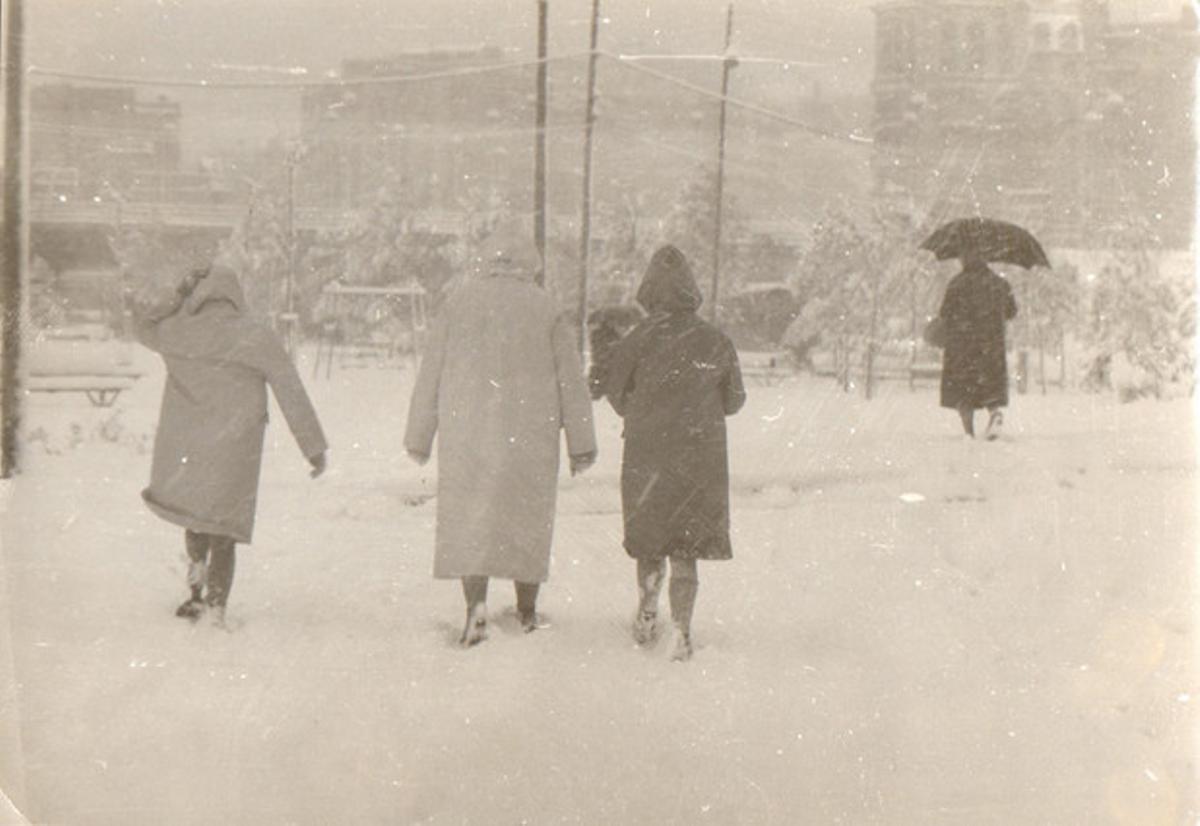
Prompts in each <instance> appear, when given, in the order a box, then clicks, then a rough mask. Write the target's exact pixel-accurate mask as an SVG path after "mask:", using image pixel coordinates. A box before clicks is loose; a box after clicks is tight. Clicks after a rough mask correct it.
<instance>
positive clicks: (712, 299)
mask: <svg viewBox="0 0 1200 826" xmlns="http://www.w3.org/2000/svg"><path fill="white" fill-rule="evenodd" d="M732 40H733V4H732V3H730V4H729V8H728V10H727V11H726V14H725V54H724V60H723V61H722V62H721V118H720V125H719V128H718V136H717V192H716V201H717V204H716V215H715V222H714V223H715V225H714V227H713V252H712V290H711V294H710V295H709V297H708V302H709V303H708V316H709V319H710V320H712V321H716V320H717V297H718V294H719V292H718V291H719V288H720V283H721V211H722V205H723V201H724V190H725V114H726V109H727V106H726V102H725V101H726V96H727V95H728V94H729V70H730V69H732V68H733V67H734V65H735V64H736V63H737V61H736V60H735V59H734V58H733V57H732V56H731V55H730V54H729V46H730V43H731V41H732Z"/></svg>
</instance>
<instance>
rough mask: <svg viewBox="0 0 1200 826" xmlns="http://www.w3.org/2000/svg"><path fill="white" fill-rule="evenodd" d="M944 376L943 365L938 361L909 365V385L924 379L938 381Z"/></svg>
mask: <svg viewBox="0 0 1200 826" xmlns="http://www.w3.org/2000/svg"><path fill="white" fill-rule="evenodd" d="M941 377H942V365H940V364H936V363H924V364H920V363H919V364H910V365H909V366H908V386H909V387H912V386H914V385H915V384H916V383H917V382H919V381H922V380H930V381H937V380H938V379H940V378H941Z"/></svg>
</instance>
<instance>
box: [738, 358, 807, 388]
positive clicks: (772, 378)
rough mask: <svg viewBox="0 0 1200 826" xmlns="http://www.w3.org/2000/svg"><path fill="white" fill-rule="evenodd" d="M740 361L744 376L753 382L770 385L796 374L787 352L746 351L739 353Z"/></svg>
mask: <svg viewBox="0 0 1200 826" xmlns="http://www.w3.org/2000/svg"><path fill="white" fill-rule="evenodd" d="M738 361H739V362H740V364H739V366H740V367H741V370H742V378H743V379H744V380H745V381H747V382H749V383H751V384H764V385H766V386H768V387H770V386H772V385H775V384H779V382H781V381H783V380H784V379H786V378H787V377H788V376H792V375H794V374H795V371H794V370H793V369H792V366H791V361H790V360H789V358H788V356H787V354H786V353H750V352H744V353H739V354H738Z"/></svg>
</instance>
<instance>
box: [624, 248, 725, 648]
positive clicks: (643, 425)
mask: <svg viewBox="0 0 1200 826" xmlns="http://www.w3.org/2000/svg"><path fill="white" fill-rule="evenodd" d="M701 300H702V298H701V295H700V289H699V288H698V287H697V286H696V280H695V278H694V276H693V275H692V269H691V266H690V265H689V264H688V261H687V259H686V258H685V257H684V255H683V253H681V252H680V251H679V250H678V249H676V248H675V247H674V246H671V245H666V246H663V247H661V248H660V249H659V250H658V251H657V252H655V253H654V256H653V258H652V259H651V261H650V265H649V267H648V268H647V270H646V274H645V276H644V277H643V279H642V283H641V286H640V287H639V288H638V292H637V301H638V303H639V304H641V305H642V307H643V308H644V309H645V310H646V312H647V313H648V316H647V318H645V319H644V320H643V321H642V322H640V323H639V324H638V326H636V327H635V328H634V329H633V330H632V331H631V332H630V333H629V335H627V336H626V337H625V338H624V339H622V340H621V341H620V342H619V343H617V344H616V345H615V346H614V347H613V350H612V353H611V354H610V356H609V359H608V364H607V370H606V373H605V377H604V382H605V384H604V392H605V395H606V396H607V397H608V400H609V402H610V404H612V407H613V409H614V410H615V411H616V412H617V413H618V414H619V415H620V416H622V417H623V418H624V421H625V430H624V434H623V435H624V439H625V448H624V457H623V460H622V465H621V509H622V512H623V514H624V521H625V551H626V552H627V553H628V554H629V555H630V556H631V557H633V558H634V559H635V560H637V586H638V608H637V614H636V615H635V617H634V623H633V636H634V639H635V640H636V641H637V643H638V644H639V645H647V644H649V643H651V642H652V641H653V640H654V639H655V638H656V636H657V634H658V623H657V619H658V600H659V592H660V590H661V589H662V585H663V580H664V578H665V576H666V568H667V560H668V559H669V560H670V573H671V579H670V586H669V597H670V606H671V620H672V622H673V624H674V627H675V641H674V645H673V650H672V654H671V656H672V657H673V658H674V659H677V660H686V659H689V658H690V657H691V656H692V638H691V622H692V611H693V608H694V606H695V602H696V593H697V590H698V588H699V579H698V575H697V570H696V562H697V560H700V559H731V558H732V557H733V549H732V544H731V543H730V539H729V467H728V456H727V450H726V439H725V417H726V416H731V415H733V414H734V413H737V412H738V410H740V409H741V407H742V405H743V403H745V401H746V391H745V389H744V387H743V384H742V374H741V369H740V367H739V366H738V358H737V351H736V350H735V349H734V347H733V343H732V342H731V341H730V340H729V338H728V337H727V336H726V335H725V334H724V333H722V332H721V331H720V330H718V329H717V328H716V327H714V326H712V325H711V324H709V323H707V322H705V321H702V320H701V319H700V318H699V316H697V314H696V311H697V310H698V309H699V308H700V303H701Z"/></svg>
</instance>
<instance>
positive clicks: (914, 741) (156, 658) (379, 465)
mask: <svg viewBox="0 0 1200 826" xmlns="http://www.w3.org/2000/svg"><path fill="white" fill-rule="evenodd" d="M137 360H138V362H139V363H144V364H145V366H146V367H147V368H148V369H150V370H151V373H150V374H149V375H148V376H147V377H146V378H144V379H142V380H141V381H140V382H139V383H138V385H137V387H136V388H135V390H134V391H132V392H131V393H128V394H126V395H125V396H122V397H121V399H120V400H119V401H118V404H117V406H116V407H114V408H113V409H111V410H101V409H96V408H92V407H90V406H89V405H88V404H87V402H86V400H84V399H83V398H82V397H81V396H57V395H54V396H48V395H37V396H34V397H32V398H31V399H30V400H29V405H28V410H27V416H26V421H25V423H24V432H25V436H24V444H25V447H26V455H25V462H26V468H27V469H26V472H25V473H24V475H23V476H22V478H20V479H19V480H18V481H17V483H16V484H15V485H13V486H12V489H11V490H9V491H7V494H6V497H5V500H6V502H7V505H6V508H7V512H6V514H5V517H4V528H3V543H4V544H3V554H2V556H0V563H2V567H0V600H2V602H0V605H2V606H3V608H2V609H0V674H4V675H9V674H11V675H12V676H11V678H10V677H8V676H5V678H4V679H3V680H2V681H0V787H3V788H4V789H5V791H7V793H8V795H9V797H11V798H12V802H13V803H14V804H15V806H16V808H18V809H19V810H20V811H21V812H22V813H23V814H24V816H25V817H26V818H28V819H29V821H31V822H35V823H56V824H121V826H129V825H130V824H166V823H169V824H173V825H177V824H193V823H195V824H217V823H220V824H226V823H244V824H276V823H277V824H283V823H296V824H373V823H380V824H383V823H388V824H392V823H435V824H441V823H447V824H448V823H454V824H460V823H463V824H475V823H486V824H517V823H530V824H546V823H559V822H568V823H588V824H591V823H597V824H601V823H602V824H609V823H631V824H640V823H683V824H733V823H737V824H768V823H769V824H825V823H842V824H972V825H973V826H974V825H976V824H1006V825H1007V824H1064V826H1073V825H1074V824H1172V825H1174V824H1195V823H1196V822H1197V821H1198V819H1200V808H1198V806H1197V803H1196V798H1197V790H1198V789H1200V786H1198V784H1197V782H1196V777H1195V768H1196V763H1195V758H1194V755H1195V752H1196V749H1195V746H1196V741H1195V740H1194V738H1193V735H1194V734H1195V723H1196V720H1197V717H1196V711H1195V707H1196V705H1197V704H1200V684H1198V683H1197V669H1196V665H1195V653H1196V646H1195V643H1196V620H1197V614H1196V606H1197V605H1198V604H1200V602H1198V601H1197V597H1198V593H1197V591H1198V588H1197V581H1196V565H1195V562H1196V555H1195V550H1196V539H1197V510H1196V508H1197V485H1196V453H1195V437H1194V429H1193V420H1194V412H1193V408H1192V407H1191V404H1190V403H1189V402H1186V401H1174V402H1163V403H1156V402H1138V403H1134V404H1128V405H1119V404H1117V403H1116V401H1115V400H1113V399H1110V398H1107V397H1100V396H1086V395H1077V394H1071V393H1066V394H1064V393H1057V392H1055V393H1052V394H1051V395H1048V396H1042V395H1028V396H1018V397H1015V398H1014V403H1013V405H1012V408H1011V411H1010V415H1009V417H1008V434H1007V436H1006V438H1005V439H1004V440H1002V441H1000V442H997V443H982V442H968V441H966V440H964V439H963V438H962V437H961V436H960V435H958V433H957V432H956V430H957V424H956V421H955V417H954V416H953V414H951V413H948V412H947V411H942V410H939V409H937V407H936V389H935V388H934V387H933V386H930V385H926V386H924V387H920V388H918V390H917V391H916V392H910V391H909V390H908V388H907V387H905V386H902V385H899V384H895V385H885V386H884V387H883V389H882V396H881V397H880V398H877V399H876V400H874V401H871V402H865V401H863V400H862V398H861V397H860V396H858V395H854V396H846V395H843V394H841V393H839V392H838V391H837V390H836V389H835V388H834V386H833V384H832V382H829V381H825V380H810V379H797V380H795V381H792V382H788V383H785V384H782V385H779V386H775V387H751V396H750V401H749V403H748V404H747V406H746V408H745V409H744V410H743V411H742V413H741V414H740V415H738V416H737V417H735V418H734V419H732V420H731V422H730V443H731V452H732V457H731V464H732V478H733V525H734V531H735V536H734V548H735V559H734V560H733V561H732V562H727V563H707V564H704V565H702V566H701V571H700V573H701V590H700V599H699V603H698V606H697V617H696V620H695V628H694V633H695V637H696V641H697V643H698V646H699V647H698V651H697V654H696V657H695V659H694V660H693V661H692V662H690V663H687V664H678V663H672V662H670V661H669V660H668V658H667V651H666V649H667V646H666V644H665V642H663V643H660V644H659V646H658V647H656V648H654V649H651V650H641V649H638V648H636V647H635V646H634V645H633V644H632V642H631V640H630V638H629V635H628V630H627V625H628V620H629V618H630V615H631V612H632V609H633V604H634V582H633V565H632V562H631V561H630V560H629V559H627V558H626V556H625V555H624V553H623V551H622V550H621V547H620V535H621V523H620V505H619V497H618V486H617V480H618V476H619V470H620V426H619V422H618V420H617V419H616V417H615V416H614V415H613V414H612V412H611V410H609V409H608V408H607V406H606V405H605V406H601V407H598V408H597V415H598V421H599V430H600V437H601V451H602V452H601V458H600V461H599V463H598V464H597V466H596V467H595V468H593V470H592V471H591V472H590V473H589V474H587V475H585V476H583V477H580V478H576V479H571V478H569V477H568V476H567V475H566V474H565V472H564V474H563V478H562V486H561V491H560V499H559V521H558V524H557V528H556V537H555V555H554V561H553V564H552V573H551V580H550V582H549V584H548V585H547V586H546V588H545V589H544V592H543V594H544V595H543V597H542V601H541V608H542V609H543V610H544V611H545V612H546V613H547V614H548V615H549V617H550V619H551V620H552V622H553V626H552V628H550V629H548V630H544V631H539V632H537V633H535V634H532V635H522V634H520V633H518V632H517V629H516V623H515V620H514V618H513V617H512V615H511V606H512V603H513V597H512V593H511V588H510V587H509V586H508V584H507V583H493V590H492V596H491V599H490V609H491V614H492V618H493V621H494V622H493V629H492V635H491V638H490V639H489V640H488V641H487V642H486V643H485V644H484V645H482V646H480V647H478V648H475V649H471V650H469V651H463V650H459V649H458V648H456V647H455V646H454V645H452V639H453V638H454V636H455V635H456V634H457V632H458V629H459V625H460V623H461V619H462V616H461V614H462V602H461V595H460V592H459V589H458V587H457V585H456V584H455V583H450V582H439V581H434V580H432V578H431V576H430V570H431V545H432V539H433V517H434V508H435V501H432V500H431V499H430V498H429V497H430V494H431V493H432V491H433V489H434V474H435V473H436V467H435V465H434V464H431V465H430V466H428V467H426V468H418V467H416V466H414V465H412V464H411V463H409V462H408V461H407V459H406V458H405V457H404V455H403V451H402V449H401V437H402V432H403V425H404V417H405V412H406V407H407V398H408V387H409V385H410V382H411V372H412V371H411V368H409V369H404V370H384V369H370V368H366V369H362V368H360V369H345V370H335V371H334V373H333V377H332V379H328V380H327V379H324V378H321V379H315V380H314V379H310V378H309V373H308V371H309V366H308V364H307V363H306V364H305V365H303V366H302V370H303V373H304V375H305V378H306V380H307V381H308V383H309V386H310V389H311V392H312V395H313V397H314V400H315V402H316V404H317V407H318V410H319V411H320V413H321V415H322V418H323V420H324V424H325V426H326V429H327V431H328V432H329V434H330V437H331V441H332V442H333V445H334V449H333V452H332V454H331V459H332V465H331V469H330V471H329V472H328V474H327V475H326V476H325V477H324V478H322V479H320V480H317V481H315V482H314V481H311V480H310V479H309V478H308V476H307V473H306V469H307V468H306V465H305V463H304V462H303V460H302V458H301V457H300V455H299V453H298V451H297V450H296V449H295V447H294V445H293V444H292V443H291V440H290V436H289V435H288V433H287V430H286V427H285V426H284V425H283V421H282V417H281V416H278V415H275V416H273V421H272V426H271V428H270V430H269V432H268V444H267V456H266V461H265V468H264V475H263V482H262V488H261V498H260V508H259V522H258V529H257V535H256V539H255V543H254V545H253V546H252V547H250V548H247V549H243V550H241V551H240V552H239V558H238V574H237V581H236V584H235V587H234V590H233V596H232V600H231V605H230V614H231V617H232V619H233V622H234V624H235V626H237V627H236V630H235V631H234V632H233V633H224V632H220V631H217V630H215V629H212V628H210V627H208V626H204V625H200V626H192V625H189V624H187V623H186V622H183V621H181V620H178V619H176V618H175V617H174V616H173V614H172V611H173V608H174V606H175V605H176V604H177V603H178V601H179V600H180V599H181V598H182V597H183V595H184V588H183V585H182V580H183V571H184V562H183V559H184V557H183V543H182V537H181V535H180V531H178V530H177V529H175V528H173V527H171V526H169V525H167V524H165V523H163V522H161V521H159V520H157V519H156V518H154V517H153V516H152V515H151V514H149V513H148V512H147V511H146V510H145V508H144V507H143V506H142V504H141V501H140V498H139V491H140V490H141V487H142V486H143V485H144V483H145V481H146V479H147V476H148V473H149V461H150V456H149V448H150V444H151V439H152V434H153V427H154V419H155V415H156V412H157V402H158V396H159V393H160V392H161V382H162V376H161V370H160V369H159V368H158V367H157V365H156V364H155V362H154V361H153V360H152V359H151V358H150V357H149V356H148V354H145V353H140V352H139V353H138V355H137ZM2 811H3V806H2V805H0V812H2ZM9 817H10V819H13V820H14V822H19V821H16V816H15V815H10V816H9ZM0 822H4V817H3V816H0Z"/></svg>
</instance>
